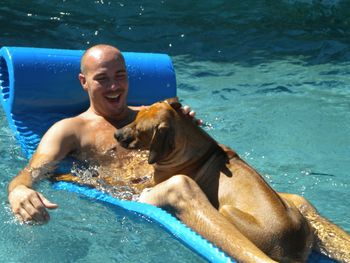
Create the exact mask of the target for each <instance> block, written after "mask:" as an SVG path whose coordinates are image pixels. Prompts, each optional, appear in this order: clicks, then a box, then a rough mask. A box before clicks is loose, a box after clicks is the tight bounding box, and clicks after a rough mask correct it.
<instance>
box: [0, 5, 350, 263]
mask: <svg viewBox="0 0 350 263" xmlns="http://www.w3.org/2000/svg"><path fill="white" fill-rule="evenodd" d="M0 2H1V3H2V4H1V5H0V25H1V27H0V28H1V31H0V36H1V38H0V46H5V45H7V46H35V47H50V48H71V49H85V48H86V47H88V46H90V45H92V44H96V43H109V44H113V45H117V46H118V47H119V48H120V49H121V50H125V51H139V52H163V53H168V54H169V55H170V56H171V57H172V59H173V63H174V67H175V69H176V74H177V83H178V96H179V97H180V99H181V101H182V102H183V104H188V105H191V107H192V108H193V109H195V110H196V111H197V115H198V117H200V118H202V119H203V120H204V125H203V128H204V129H206V130H207V131H208V132H209V133H210V134H211V135H212V136H213V137H215V138H216V139H217V140H218V141H220V142H221V143H224V144H227V145H228V146H230V147H232V148H233V149H235V150H236V151H237V152H238V153H239V154H240V155H241V157H243V158H244V159H245V160H246V161H248V162H249V163H250V164H252V165H253V166H254V167H255V168H256V169H257V170H258V171H259V172H260V173H261V174H262V175H263V176H264V178H265V179H266V180H267V181H268V182H269V183H270V184H271V185H272V186H273V187H274V188H275V189H276V190H277V191H283V192H291V193H298V194H301V195H303V196H305V197H306V198H308V199H309V200H310V201H311V202H312V203H313V204H314V205H315V206H316V207H317V208H318V210H319V212H320V213H321V214H322V215H324V216H326V217H327V218H329V219H330V220H331V221H333V222H334V223H336V224H338V225H340V226H341V227H342V228H344V229H345V230H347V231H348V232H349V231H350V220H349V210H350V209H349V207H350V199H349V198H348V196H349V189H350V177H349V172H348V171H349V170H350V147H349V145H350V77H349V76H350V63H349V62H348V61H349V58H350V49H349V43H350V42H349V30H348V26H347V25H348V23H350V18H349V17H348V16H347V13H348V12H349V11H350V6H349V4H348V3H347V1H340V0H339V1H311V0H310V1H305V0H303V1H301V0H300V1H282V0H281V1H256V0H255V1H253V0H249V1H239V2H236V3H232V2H233V1H229V0H227V1H224V0H220V1H201V2H200V4H199V2H198V1H186V2H185V1H184V2H183V3H181V2H179V1H172V0H169V1H165V0H164V1H151V0H149V1H142V3H141V2H140V3H137V4H136V1H132V2H129V1H102V0H99V1H80V0H76V1H65V0H56V1H50V2H48V3H46V2H45V4H43V2H42V1H40V0H31V1H25V3H21V4H18V3H16V2H15V1H0ZM82 6H84V8H82ZM0 158H1V159H0V200H1V206H2V209H1V210H0V221H1V222H2V224H1V233H2V235H1V236H0V240H1V242H0V244H1V245H0V255H1V258H3V259H6V262H92V261H97V262H121V261H125V262H140V261H143V262H164V261H167V262H202V261H204V260H203V259H202V258H200V257H199V256H198V255H196V254H195V253H194V252H192V251H191V250H190V249H189V248H187V247H186V246H184V245H183V244H182V243H181V242H180V241H178V240H176V239H175V238H174V237H173V236H172V235H171V234H169V233H167V232H166V231H164V230H163V229H162V228H161V227H160V226H159V225H157V224H154V223H151V222H149V221H148V220H147V219H145V218H142V217H140V216H137V215H134V214H130V213H126V212H124V211H123V210H120V209H117V208H115V207H110V206H106V205H104V204H101V203H98V202H92V200H89V199H86V198H81V197H78V196H77V195H75V194H72V193H69V192H65V191H57V190H53V189H52V188H51V185H50V183H48V182H43V183H40V184H39V185H38V189H40V190H41V192H43V193H44V195H46V196H47V197H48V198H49V199H50V200H52V201H54V202H56V203H58V204H59V209H57V210H54V211H52V212H51V221H50V223H49V224H46V225H43V226H23V225H19V224H18V223H17V222H16V221H15V220H14V218H13V216H12V214H11V212H10V209H9V207H8V204H7V193H6V187H7V184H8V182H9V180H10V179H11V178H12V177H13V176H14V175H15V174H16V173H17V172H18V171H19V170H20V169H21V168H22V167H23V166H24V165H25V164H26V160H25V159H24V158H23V156H22V155H21V152H20V149H19V146H18V145H17V144H16V142H15V139H14V137H13V135H12V134H11V132H10V130H9V128H8V126H7V123H6V119H5V116H4V113H3V111H2V109H1V110H0Z"/></svg>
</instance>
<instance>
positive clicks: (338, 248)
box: [279, 193, 350, 262]
mask: <svg viewBox="0 0 350 263" xmlns="http://www.w3.org/2000/svg"><path fill="white" fill-rule="evenodd" d="M279 195H280V196H281V197H282V198H284V199H285V200H287V201H289V202H292V203H294V205H295V206H296V207H297V208H298V210H299V211H300V213H301V214H302V215H303V216H304V217H305V218H306V219H307V221H308V222H309V223H310V225H311V227H312V230H313V234H314V244H313V248H314V249H315V250H317V251H320V252H321V253H323V254H326V255H327V256H329V257H330V258H333V259H336V260H337V261H339V262H350V235H349V234H348V233H346V232H345V231H344V230H343V229H341V228H340V227H338V226H337V225H335V224H333V223H332V222H330V221H328V220H327V219H325V218H324V217H322V216H321V215H320V214H319V213H318V212H317V210H316V208H315V207H314V206H313V205H312V204H311V203H310V202H308V201H307V200H306V199H305V198H304V197H302V196H299V195H296V194H287V193H279Z"/></svg>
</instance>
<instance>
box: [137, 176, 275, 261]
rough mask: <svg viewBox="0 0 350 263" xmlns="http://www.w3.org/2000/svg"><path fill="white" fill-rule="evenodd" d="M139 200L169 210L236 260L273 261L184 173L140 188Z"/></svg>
mask: <svg viewBox="0 0 350 263" xmlns="http://www.w3.org/2000/svg"><path fill="white" fill-rule="evenodd" d="M140 201H141V202H145V203H148V204H152V205H156V206H159V207H162V208H164V209H166V210H168V211H170V212H172V213H173V214H174V215H175V216H176V217H178V218H179V219H180V220H181V221H182V222H183V223H185V224H186V225H187V226H189V227H190V228H192V229H193V230H194V231H196V232H197V233H199V234H200V235H202V236H203V237H204V238H206V239H207V240H209V241H211V242H212V243H213V244H215V245H216V246H218V247H220V248H221V249H222V250H223V251H225V252H226V253H227V254H228V255H230V256H231V257H233V258H235V259H236V260H237V261H239V262H275V261H273V260H272V259H271V258H269V257H268V256H267V255H266V254H265V253H264V252H262V251H261V250H260V249H259V248H258V247H256V245H255V244H253V243H252V242H251V241H250V240H249V239H248V238H247V237H246V236H244V235H243V234H242V233H241V232H240V231H239V230H238V229H237V228H236V227H235V225H234V224H232V223H231V222H229V221H228V220H227V219H226V218H225V217H224V216H223V215H222V214H221V213H219V211H218V210H216V209H215V208H214V207H213V206H212V205H211V203H210V202H209V200H208V198H207V197H206V196H205V194H204V193H203V191H202V190H201V189H200V188H199V186H198V185H197V184H196V182H195V181H193V180H192V179H191V178H189V177H187V176H185V175H175V176H173V177H171V178H170V179H168V180H166V181H164V182H162V183H160V184H158V185H156V186H154V187H153V188H152V189H150V190H147V191H143V192H142V194H141V196H140Z"/></svg>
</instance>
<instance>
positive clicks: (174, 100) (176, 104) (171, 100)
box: [165, 97, 182, 110]
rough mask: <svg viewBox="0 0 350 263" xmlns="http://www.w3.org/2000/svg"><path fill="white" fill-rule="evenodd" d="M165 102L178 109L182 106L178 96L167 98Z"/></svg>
mask: <svg viewBox="0 0 350 263" xmlns="http://www.w3.org/2000/svg"><path fill="white" fill-rule="evenodd" d="M165 102H167V103H168V104H169V105H170V106H171V107H172V108H173V109H174V110H178V109H180V108H181V107H182V105H181V103H180V101H179V98H178V97H173V98H169V99H166V100H165Z"/></svg>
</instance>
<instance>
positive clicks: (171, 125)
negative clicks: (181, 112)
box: [114, 98, 181, 164]
mask: <svg viewBox="0 0 350 263" xmlns="http://www.w3.org/2000/svg"><path fill="white" fill-rule="evenodd" d="M180 107H181V104H180V102H179V101H178V100H177V98H172V99H167V100H165V101H162V102H157V103H154V104H153V105H151V106H149V107H145V108H143V109H141V110H140V111H139V112H138V113H137V116H136V119H135V120H134V121H133V122H132V123H130V124H129V125H127V126H125V127H123V128H121V129H119V130H117V131H116V133H115V135H114V137H115V138H116V139H117V141H118V142H119V144H120V145H121V146H122V147H124V148H127V149H140V150H149V158H148V163H150V164H153V163H156V162H158V161H160V160H162V159H163V158H164V157H166V156H167V155H168V154H169V153H170V152H171V151H172V150H173V149H174V147H175V116H176V114H177V113H176V111H177V110H178V109H179V108H180Z"/></svg>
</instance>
